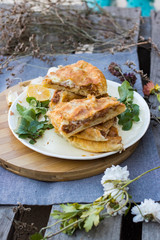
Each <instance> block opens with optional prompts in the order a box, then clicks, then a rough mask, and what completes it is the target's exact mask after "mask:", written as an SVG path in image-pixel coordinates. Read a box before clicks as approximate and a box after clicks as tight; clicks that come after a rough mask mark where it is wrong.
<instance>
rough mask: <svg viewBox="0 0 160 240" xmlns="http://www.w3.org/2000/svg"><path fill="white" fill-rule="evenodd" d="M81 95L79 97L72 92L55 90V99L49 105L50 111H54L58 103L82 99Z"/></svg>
mask: <svg viewBox="0 0 160 240" xmlns="http://www.w3.org/2000/svg"><path fill="white" fill-rule="evenodd" d="M80 98H82V96H81V95H77V94H75V93H72V92H68V91H63V90H55V92H54V94H53V97H52V99H51V101H50V103H49V107H50V109H53V108H54V107H55V106H56V105H57V104H58V103H61V102H69V101H71V100H73V99H80Z"/></svg>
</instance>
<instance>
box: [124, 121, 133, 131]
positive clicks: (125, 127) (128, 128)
mask: <svg viewBox="0 0 160 240" xmlns="http://www.w3.org/2000/svg"><path fill="white" fill-rule="evenodd" d="M131 128H132V120H130V121H128V122H125V123H123V127H122V130H125V131H128V130H130V129H131Z"/></svg>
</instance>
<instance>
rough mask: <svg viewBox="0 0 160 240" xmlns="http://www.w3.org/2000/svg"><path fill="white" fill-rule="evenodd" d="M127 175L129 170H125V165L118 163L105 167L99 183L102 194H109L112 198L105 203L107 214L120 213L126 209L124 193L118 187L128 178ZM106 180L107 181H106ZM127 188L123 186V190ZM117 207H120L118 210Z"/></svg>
mask: <svg viewBox="0 0 160 240" xmlns="http://www.w3.org/2000/svg"><path fill="white" fill-rule="evenodd" d="M128 177H129V171H128V170H127V166H125V167H120V166H119V165H117V166H114V165H113V166H112V167H111V168H107V169H106V171H105V172H104V176H103V177H102V180H101V184H102V185H103V187H104V195H108V196H109V195H110V197H111V198H112V199H111V201H109V202H108V203H107V205H106V209H107V213H108V214H109V215H112V216H116V215H117V214H120V215H121V214H123V213H124V212H125V211H126V209H127V207H126V206H125V202H126V199H125V194H124V193H123V191H122V190H121V189H119V188H120V187H121V186H122V185H123V184H124V182H126V181H128V180H129V178H128ZM108 180H109V182H106V181H108ZM114 181H116V182H114ZM117 181H118V182H117ZM127 189H128V188H125V190H127ZM119 208H121V209H120V210H118V209H119ZM117 210H118V211H117Z"/></svg>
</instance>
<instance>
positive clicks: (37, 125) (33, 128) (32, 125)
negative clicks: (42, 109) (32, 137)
mask: <svg viewBox="0 0 160 240" xmlns="http://www.w3.org/2000/svg"><path fill="white" fill-rule="evenodd" d="M43 126H44V123H41V122H38V121H32V122H31V123H30V125H29V127H28V131H29V132H32V133H36V132H37V131H38V130H40V129H41V128H43Z"/></svg>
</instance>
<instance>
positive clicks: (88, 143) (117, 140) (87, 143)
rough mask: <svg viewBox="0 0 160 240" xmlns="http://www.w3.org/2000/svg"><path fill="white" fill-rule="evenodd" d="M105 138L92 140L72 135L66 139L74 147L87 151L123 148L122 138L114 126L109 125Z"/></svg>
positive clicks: (110, 150)
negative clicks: (103, 139)
mask: <svg viewBox="0 0 160 240" xmlns="http://www.w3.org/2000/svg"><path fill="white" fill-rule="evenodd" d="M105 139H106V140H105V141H93V140H86V139H82V138H78V137H76V136H72V137H70V138H69V139H68V141H69V142H70V143H71V144H72V145H73V146H74V147H77V148H80V149H83V150H85V151H89V152H97V153H98V152H113V151H121V150H122V149H123V144H122V138H121V137H120V136H119V135H118V130H117V128H116V127H111V129H110V131H109V133H108V134H107V135H106V137H105Z"/></svg>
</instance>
